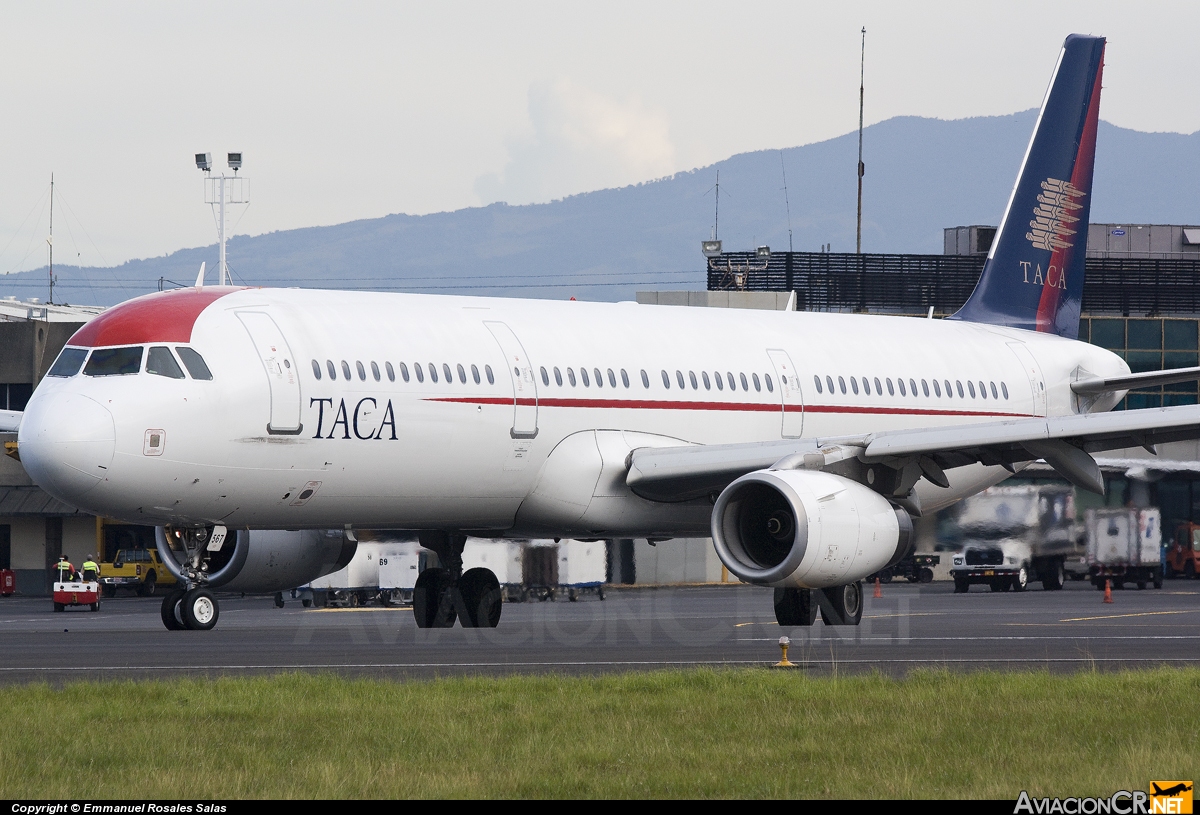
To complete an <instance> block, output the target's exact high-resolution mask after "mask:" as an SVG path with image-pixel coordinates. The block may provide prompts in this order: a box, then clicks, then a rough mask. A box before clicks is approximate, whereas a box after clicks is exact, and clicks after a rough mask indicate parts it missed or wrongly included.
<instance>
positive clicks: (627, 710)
mask: <svg viewBox="0 0 1200 815" xmlns="http://www.w3.org/2000/svg"><path fill="white" fill-rule="evenodd" d="M0 694H2V697H0V698H3V700H4V704H3V707H2V709H3V727H4V731H3V734H2V735H0V797H5V798H39V799H45V798H56V797H69V796H73V795H78V793H79V791H80V790H81V789H86V790H88V791H89V794H90V795H91V796H93V797H95V798H105V797H117V798H129V797H150V798H186V797H197V798H253V797H298V798H364V797H382V798H399V797H443V796H444V797H451V796H469V797H500V798H524V797H568V796H571V797H578V796H582V797H647V796H650V797H682V796H686V797H693V796H695V797H753V796H770V797H777V796H799V797H826V796H833V797H849V798H854V797H866V798H878V797H885V798H903V797H922V798H924V797H955V798H959V797H970V798H1008V799H1015V798H1016V796H1017V794H1018V793H1019V791H1020V790H1022V789H1026V790H1029V791H1030V794H1040V795H1050V796H1069V795H1108V794H1111V793H1112V792H1114V791H1116V790H1118V789H1145V788H1146V787H1147V784H1148V782H1149V780H1150V779H1152V778H1155V779H1157V778H1167V779H1172V778H1184V779H1191V778H1194V777H1196V776H1197V775H1200V773H1197V769H1200V764H1198V762H1197V753H1198V750H1197V747H1196V734H1197V732H1198V731H1200V705H1197V703H1196V699H1197V698H1198V696H1200V671H1196V670H1172V669H1159V670H1153V671H1145V672H1125V673H1078V674H1071V675H1066V676H1054V675H1050V674H1048V673H972V674H965V675H964V674H952V673H948V672H918V673H914V674H911V675H909V676H908V677H907V678H904V679H889V678H885V677H882V676H852V677H843V678H835V679H827V678H809V677H806V676H805V675H803V674H802V673H800V672H798V671H771V670H765V669H762V670H759V669H750V670H690V671H670V672H658V673H632V674H621V675H609V676H601V677H562V676H520V677H511V678H503V679H492V678H466V679H445V680H438V681H430V682H394V681H386V680H348V679H341V678H338V677H335V676H323V675H315V676H314V675H308V674H287V675H281V676H273V677H259V678H244V679H243V678H227V679H217V680H211V681H210V680H202V679H186V680H172V681H155V682H113V683H77V684H70V685H67V686H65V687H63V688H61V689H55V688H52V687H50V686H48V685H28V686H18V687H8V688H5V689H4V690H3V691H0ZM63 708H66V709H69V710H71V711H73V715H71V716H70V717H69V719H70V720H69V722H62V723H56V722H58V720H59V718H60V717H59V716H56V715H55V714H54V713H53V711H56V710H61V709H63ZM80 733H90V734H93V735H92V737H91V738H87V737H82V738H81V737H80V736H79V735H78V734H80Z"/></svg>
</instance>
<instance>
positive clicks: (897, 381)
mask: <svg viewBox="0 0 1200 815" xmlns="http://www.w3.org/2000/svg"><path fill="white" fill-rule="evenodd" d="M896 384H897V385H899V386H900V395H901V396H908V391H906V390H904V380H903V379H901V378H900V377H896Z"/></svg>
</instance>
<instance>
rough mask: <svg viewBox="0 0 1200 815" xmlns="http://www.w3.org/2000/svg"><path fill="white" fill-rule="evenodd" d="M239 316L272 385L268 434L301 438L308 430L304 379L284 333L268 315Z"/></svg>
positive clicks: (246, 314) (242, 313) (245, 313)
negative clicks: (302, 403)
mask: <svg viewBox="0 0 1200 815" xmlns="http://www.w3.org/2000/svg"><path fill="white" fill-rule="evenodd" d="M237 316H238V319H239V320H241V321H242V325H244V326H245V327H246V331H247V332H248V333H249V334H250V339H251V340H252V341H253V342H254V349H255V350H256V351H257V352H258V358H259V359H261V360H262V364H263V368H264V369H265V370H266V372H267V382H268V383H269V384H270V386H271V420H270V421H269V422H268V423H267V432H268V433H270V434H272V435H283V436H295V435H298V434H299V433H300V431H301V430H303V429H304V428H303V426H302V425H301V424H300V377H299V376H298V375H297V373H296V361H295V358H294V357H293V356H292V351H291V349H290V348H289V347H288V344H287V340H285V339H284V338H283V332H282V331H280V330H279V326H278V325H276V323H275V321H274V320H273V319H271V315H269V314H266V313H264V312H261V311H239V312H237Z"/></svg>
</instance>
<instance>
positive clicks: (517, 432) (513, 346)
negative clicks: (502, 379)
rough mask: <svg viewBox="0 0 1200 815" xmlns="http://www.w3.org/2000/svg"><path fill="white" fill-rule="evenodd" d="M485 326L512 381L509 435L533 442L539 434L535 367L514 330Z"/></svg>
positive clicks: (501, 325)
mask: <svg viewBox="0 0 1200 815" xmlns="http://www.w3.org/2000/svg"><path fill="white" fill-rule="evenodd" d="M484 325H486V326H487V328H488V331H491V332H492V336H493V337H495V338H496V342H497V343H498V344H499V345H500V350H501V351H502V352H503V353H504V359H505V362H506V365H505V367H506V368H507V369H508V376H509V379H510V380H512V387H513V424H512V430H510V431H509V435H511V436H512V437H513V438H514V439H532V438H534V437H536V436H537V433H538V426H537V419H538V395H537V380H536V379H535V378H534V376H533V365H531V364H530V362H529V357H528V356H527V355H526V354H525V348H524V346H522V345H521V341H520V340H518V339H517V335H516V334H514V333H513V332H512V329H511V328H509V327H508V326H507V325H506V324H504V323H499V322H485V323H484Z"/></svg>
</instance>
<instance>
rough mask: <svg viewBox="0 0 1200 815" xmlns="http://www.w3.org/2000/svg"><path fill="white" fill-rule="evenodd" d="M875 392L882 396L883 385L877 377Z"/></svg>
mask: <svg viewBox="0 0 1200 815" xmlns="http://www.w3.org/2000/svg"><path fill="white" fill-rule="evenodd" d="M875 393H877V394H879V395H880V396H883V385H882V383H880V381H879V377H875Z"/></svg>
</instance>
